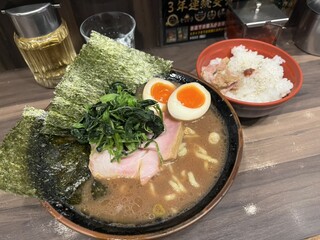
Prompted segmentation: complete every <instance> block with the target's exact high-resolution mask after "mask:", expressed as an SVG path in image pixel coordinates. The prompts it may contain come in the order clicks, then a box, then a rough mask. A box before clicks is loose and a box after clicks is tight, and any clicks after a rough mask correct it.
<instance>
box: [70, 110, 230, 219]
mask: <svg viewBox="0 0 320 240" xmlns="http://www.w3.org/2000/svg"><path fill="white" fill-rule="evenodd" d="M184 129H185V135H184V138H183V140H182V144H181V146H185V148H182V150H181V151H180V152H179V153H180V154H179V155H183V154H185V152H186V154H185V155H184V156H178V157H177V159H175V160H173V161H169V162H168V161H166V162H165V163H163V164H162V166H161V169H162V170H161V171H160V172H159V174H158V175H156V176H155V177H153V178H152V179H151V180H150V181H149V182H148V183H147V184H145V185H141V184H140V182H139V180H137V179H120V178H118V179H112V180H107V181H104V182H103V184H104V185H105V186H106V187H107V193H106V195H105V196H103V197H100V198H98V199H96V200H94V199H93V198H92V195H91V184H92V181H93V180H92V179H91V180H90V181H88V182H87V183H86V184H85V186H84V188H83V191H82V202H81V203H80V204H79V205H77V206H76V209H78V210H79V211H81V212H83V213H85V214H86V215H89V216H92V217H94V218H98V219H101V220H105V221H108V222H109V221H110V222H114V223H121V224H139V223H146V222H152V221H153V220H156V219H159V218H162V219H166V218H169V217H172V216H174V215H176V214H178V213H180V212H182V211H185V210H187V209H189V208H190V207H192V206H194V205H195V204H196V203H197V202H198V201H199V200H200V199H201V198H202V197H204V196H205V194H206V193H208V191H209V190H210V189H211V187H212V186H213V184H214V183H215V182H216V181H217V179H218V177H219V176H220V173H221V171H222V168H223V166H224V164H225V159H226V149H227V141H228V139H227V138H226V136H227V134H226V131H227V130H226V128H225V126H224V124H223V121H222V119H221V118H220V117H219V115H218V114H217V113H216V112H215V111H214V110H209V111H208V112H207V113H206V114H205V115H204V116H203V117H202V118H201V119H199V120H197V121H192V122H184ZM190 130H193V131H191V132H192V134H190ZM212 132H215V133H217V134H215V136H217V135H219V136H220V140H219V141H218V143H214V144H213V143H209V141H208V138H209V134H210V133H212ZM199 147H200V148H199ZM203 149H204V150H206V151H207V152H206V153H205V152H204V151H203ZM196 152H200V156H209V157H210V158H209V159H207V160H204V159H203V158H205V157H202V158H200V157H199V156H197V155H196Z"/></svg>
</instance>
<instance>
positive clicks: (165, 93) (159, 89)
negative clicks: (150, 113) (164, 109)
mask: <svg viewBox="0 0 320 240" xmlns="http://www.w3.org/2000/svg"><path fill="white" fill-rule="evenodd" d="M174 90H175V88H174V87H173V86H170V85H167V84H164V83H155V84H153V86H152V88H151V96H152V97H153V98H154V99H155V100H157V101H158V102H160V103H165V104H166V103H167V102H168V99H169V97H170V95H171V93H172V92H173V91H174Z"/></svg>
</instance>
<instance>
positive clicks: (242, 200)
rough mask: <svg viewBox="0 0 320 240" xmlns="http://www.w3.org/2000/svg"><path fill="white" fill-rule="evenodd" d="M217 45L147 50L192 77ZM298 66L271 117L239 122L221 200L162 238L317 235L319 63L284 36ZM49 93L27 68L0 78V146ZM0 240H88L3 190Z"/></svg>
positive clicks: (319, 220)
mask: <svg viewBox="0 0 320 240" xmlns="http://www.w3.org/2000/svg"><path fill="white" fill-rule="evenodd" d="M217 40H219V39H211V40H203V41H197V42H192V43H183V44H176V45H171V46H166V47H162V48H158V49H152V50H148V52H150V53H152V54H154V55H158V56H161V57H164V58H166V59H171V60H174V62H175V63H174V66H175V67H176V68H178V69H181V70H184V71H188V72H192V73H195V62H196V58H197V56H198V54H199V53H200V52H201V50H202V49H203V48H205V47H206V46H207V45H209V44H211V43H212V42H213V41H217ZM278 45H279V46H280V47H281V48H283V49H285V50H286V51H288V52H289V53H290V54H291V55H292V56H293V57H294V58H295V59H296V60H297V61H298V62H299V63H300V65H301V68H302V71H303V73H304V84H303V87H302V89H301V91H300V93H299V94H298V95H297V96H296V97H295V98H294V99H293V100H291V101H290V102H288V103H287V104H286V105H285V106H283V107H282V108H280V109H278V110H276V111H275V112H274V113H272V114H271V115H270V116H268V117H263V118H259V119H252V120H241V123H242V125H243V131H244V142H245V143H244V154H243V159H242V162H241V166H240V170H239V173H238V175H237V177H236V179H235V181H234V183H233V185H232V187H231V189H230V190H229V191H228V192H227V194H226V195H225V197H224V198H223V199H222V201H221V202H220V203H219V204H218V206H217V207H215V208H214V209H213V210H212V211H211V212H210V213H209V214H207V215H206V216H204V217H203V218H202V219H200V220H199V221H198V222H196V223H195V224H193V225H192V226H190V227H188V228H186V229H185V230H182V231H180V232H178V233H175V234H173V235H171V236H168V237H166V239H193V240H194V239H203V240H207V239H245V240H249V239H282V240H284V239H290V240H291V239H304V238H309V237H312V236H316V235H319V234H320V77H319V69H320V57H316V56H312V55H307V54H305V53H303V52H301V51H300V50H298V49H297V48H296V47H295V46H294V44H293V43H292V40H291V38H290V34H284V36H283V37H282V38H281V39H280V42H279V44H278ZM52 96H53V91H52V90H50V89H45V88H42V87H41V86H39V85H37V84H36V83H35V81H34V80H33V77H32V75H31V73H30V72H29V70H28V69H21V70H16V71H11V72H5V73H2V74H0V140H2V139H3V137H4V135H5V134H6V133H7V132H8V131H9V129H10V128H11V127H13V126H14V125H15V123H16V121H17V120H18V119H19V118H20V115H21V112H22V109H23V107H24V106H25V105H31V106H34V107H37V108H45V107H46V106H47V105H48V104H49V102H50V100H51V99H52ZM0 239H2V240H7V239H8V240H9V239H34V240H37V239H57V240H58V239H59V240H61V239H62V240H63V239H68V240H70V239H71V240H72V239H80V240H82V239H90V238H89V237H87V236H84V235H81V234H79V233H77V232H74V231H73V230H70V229H68V228H67V227H65V226H64V225H62V224H60V223H59V222H58V221H57V220H55V219H53V218H52V217H51V215H50V214H49V213H48V212H47V211H46V210H45V209H44V208H43V207H42V206H41V205H40V204H39V201H38V200H36V199H32V198H26V197H21V196H16V195H13V194H10V193H5V192H0Z"/></svg>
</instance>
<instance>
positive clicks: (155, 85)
mask: <svg viewBox="0 0 320 240" xmlns="http://www.w3.org/2000/svg"><path fill="white" fill-rule="evenodd" d="M175 89H176V86H175V85H174V84H173V83H172V82H170V81H167V80H164V79H161V78H152V79H150V80H149V81H148V82H147V83H146V85H145V86H144V88H143V93H142V98H143V99H153V100H155V101H157V102H158V104H159V106H160V108H161V110H162V111H164V110H165V109H166V105H167V102H168V99H169V97H170V95H171V94H172V93H173V91H174V90H175Z"/></svg>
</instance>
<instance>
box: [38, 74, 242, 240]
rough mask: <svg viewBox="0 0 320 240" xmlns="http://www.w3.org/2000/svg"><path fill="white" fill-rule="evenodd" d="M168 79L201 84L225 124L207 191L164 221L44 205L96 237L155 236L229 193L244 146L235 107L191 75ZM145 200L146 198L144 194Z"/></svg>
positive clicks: (183, 223) (194, 216)
mask: <svg viewBox="0 0 320 240" xmlns="http://www.w3.org/2000/svg"><path fill="white" fill-rule="evenodd" d="M166 79H168V80H170V81H172V82H175V83H179V84H184V83H189V82H199V83H200V84H202V85H203V86H204V87H205V88H206V89H207V90H208V91H209V93H210V95H211V101H212V102H211V106H210V109H209V111H215V112H217V113H218V114H219V116H220V118H221V120H222V122H223V124H224V126H225V133H226V139H227V144H226V151H225V162H224V164H223V165H222V167H221V170H220V171H219V174H218V175H217V178H216V179H215V182H214V183H213V184H212V185H210V186H209V190H208V191H207V193H206V194H204V195H203V196H202V197H201V198H200V199H199V200H198V202H197V203H195V204H193V205H192V206H191V207H190V208H188V209H186V210H185V211H182V212H180V213H177V214H176V215H173V216H171V217H168V218H165V219H163V220H161V219H159V220H157V221H152V222H148V223H143V224H116V223H115V222H112V221H104V220H99V219H97V218H94V217H90V216H89V215H85V214H83V213H81V212H79V211H76V210H75V208H74V207H73V206H70V205H68V204H67V203H66V202H63V201H61V200H54V199H52V200H51V201H46V202H44V203H43V205H44V206H45V208H47V210H48V211H49V213H51V214H52V215H53V216H54V217H55V218H56V219H57V220H58V221H60V222H61V223H63V224H65V225H66V226H68V227H69V228H71V229H73V230H75V231H78V232H80V233H82V234H85V235H87V236H90V237H95V238H97V239H112V238H115V239H122V238H125V239H153V238H159V237H163V236H166V235H168V234H171V233H174V232H177V231H179V230H181V229H184V228H186V227H188V226H190V225H191V224H192V223H194V222H196V221H197V220H198V219H200V218H201V217H203V216H204V215H205V214H207V213H208V212H209V211H210V210H212V209H213V208H214V207H215V206H216V205H217V204H218V203H219V201H220V200H221V199H222V197H223V196H224V195H225V194H226V193H227V191H228V189H229V188H230V186H231V184H232V183H233V181H234V179H235V176H236V174H237V171H238V168H239V165H240V160H241V157H242V149H243V135H242V129H241V125H240V122H239V119H238V117H237V115H236V113H235V111H234V109H233V108H232V106H231V104H230V103H229V102H228V100H226V98H225V97H224V96H223V95H222V94H221V93H220V92H219V91H216V90H215V89H214V88H212V87H210V86H209V85H207V84H206V83H204V82H203V81H201V80H200V79H198V78H196V77H194V76H192V75H189V74H187V73H183V72H181V71H178V70H173V71H172V72H171V73H170V74H169V75H168V76H167V77H166ZM160 174H161V173H160ZM143 200H147V199H146V198H145V197H144V199H143Z"/></svg>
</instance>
